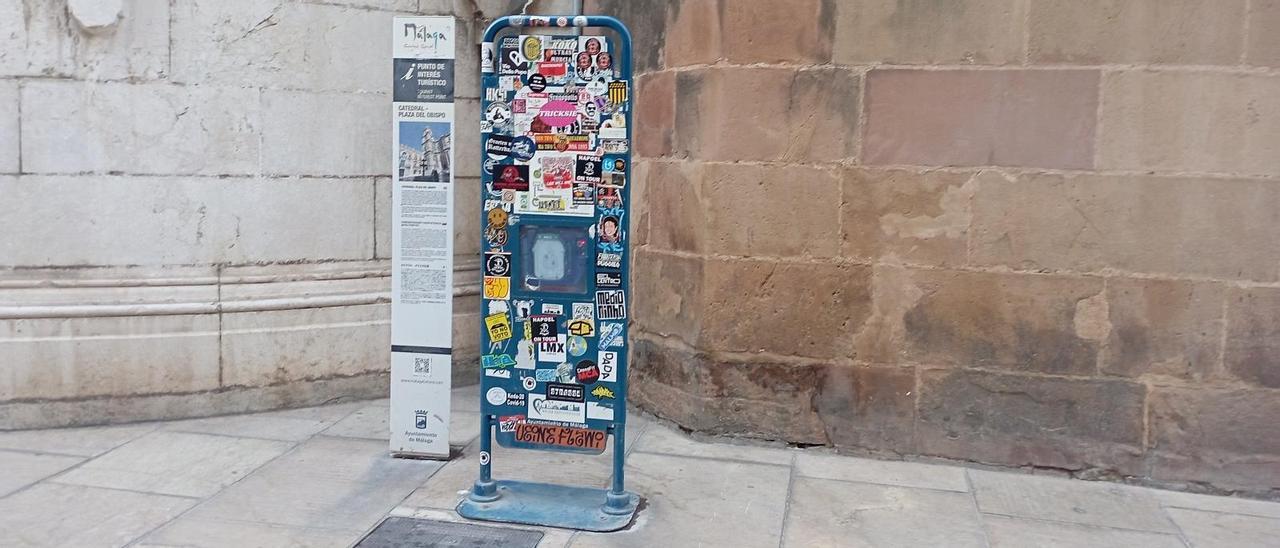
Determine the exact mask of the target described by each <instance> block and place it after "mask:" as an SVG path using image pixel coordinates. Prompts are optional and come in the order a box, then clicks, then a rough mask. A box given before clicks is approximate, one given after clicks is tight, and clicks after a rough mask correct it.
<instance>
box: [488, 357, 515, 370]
mask: <svg viewBox="0 0 1280 548" xmlns="http://www.w3.org/2000/svg"><path fill="white" fill-rule="evenodd" d="M515 364H516V361H515V359H513V358H512V357H511V355H510V354H498V355H492V354H490V355H486V356H480V367H483V368H485V369H494V368H499V369H500V368H503V367H511V366H513V365H515Z"/></svg>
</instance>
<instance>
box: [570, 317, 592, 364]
mask: <svg viewBox="0 0 1280 548" xmlns="http://www.w3.org/2000/svg"><path fill="white" fill-rule="evenodd" d="M576 321H582V320H576ZM565 351H567V352H568V353H569V355H570V356H573V357H578V356H581V355H583V354H586V353H587V339H584V338H582V336H580V335H570V336H569V340H568V341H567V342H566V343H565Z"/></svg>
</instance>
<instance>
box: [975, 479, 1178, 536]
mask: <svg viewBox="0 0 1280 548" xmlns="http://www.w3.org/2000/svg"><path fill="white" fill-rule="evenodd" d="M969 477H970V478H971V479H972V480H973V489H974V495H975V496H976V497H977V500H978V509H979V510H981V511H982V512H983V513H985V514H997V515H1002V516H1009V517H1018V518H1028V519H1042V520H1049V521H1061V522H1066V523H1079V524H1083V525H1095V526H1100V527H1115V528H1119V529H1136V530H1140V531H1153V532H1157V533H1174V532H1176V531H1177V529H1176V528H1175V527H1174V526H1173V524H1172V523H1170V522H1169V519H1168V518H1167V517H1165V514H1164V510H1163V509H1162V508H1161V507H1160V503H1159V501H1157V500H1156V498H1155V496H1154V495H1153V494H1152V493H1151V490H1149V489H1141V488H1136V487H1130V486H1127V485H1117V484H1114V483H1103V482H1092V481H1080V480H1070V479H1060V478H1048V477H1043V476H1031V475H1027V474H1017V473H1012V472H987V471H983V470H969Z"/></svg>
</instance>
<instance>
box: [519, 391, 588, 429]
mask: <svg viewBox="0 0 1280 548" xmlns="http://www.w3.org/2000/svg"><path fill="white" fill-rule="evenodd" d="M586 411H587V406H586V404H584V403H582V402H575V401H555V400H548V399H547V397H546V396H545V395H542V394H529V418H531V419H538V420H545V421H561V422H571V423H575V424H582V423H585V422H587V419H586Z"/></svg>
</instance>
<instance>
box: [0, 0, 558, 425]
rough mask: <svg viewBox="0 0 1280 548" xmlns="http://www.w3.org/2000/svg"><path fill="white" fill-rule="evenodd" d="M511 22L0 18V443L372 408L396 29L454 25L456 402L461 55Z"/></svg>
mask: <svg viewBox="0 0 1280 548" xmlns="http://www.w3.org/2000/svg"><path fill="white" fill-rule="evenodd" d="M570 4H572V3H571V2H545V1H542V2H537V3H535V4H534V5H533V6H531V7H532V8H533V12H537V11H538V10H548V11H558V12H559V11H563V10H565V9H569V8H570V7H571V6H570ZM523 5H524V2H522V1H516V0H510V1H505V0H504V1H493V0H485V1H480V2H472V1H457V2H455V1H452V0H325V1H315V2H311V1H299V0H123V2H119V1H106V2H97V3H90V2H80V3H74V5H73V6H72V7H71V8H69V7H68V3H67V2H66V1H65V0H48V1H43V0H42V1H30V0H0V430H4V429H13V428H27V427H38V426H60V425H73V424H94V423H103V422H120V421H129V420H141V419H153V418H175V417H183V416H194V415H207V414H219V413H229V412H242V411H250V410H258V409H266V408H273V407H287V406H296V405H305V404H317V403H321V402H324V401H328V400H331V399H335V398H344V397H385V395H386V390H387V368H388V360H389V357H388V355H387V352H388V349H389V344H390V342H389V304H388V302H389V293H390V286H389V283H390V265H389V258H390V256H391V249H390V248H389V246H390V234H389V225H390V212H389V209H390V200H391V189H390V173H391V166H392V152H391V134H390V112H391V110H390V109H391V107H390V101H391V100H390V76H391V61H390V49H391V48H390V45H391V38H390V34H389V33H390V31H391V19H392V17H393V16H395V15H397V14H404V15H413V14H424V15H450V14H451V15H454V16H455V17H457V18H458V32H459V36H458V40H459V44H458V47H457V51H458V55H459V61H458V64H457V67H458V74H457V81H458V89H457V93H458V103H457V106H458V120H459V124H458V126H457V128H458V129H457V131H458V135H456V136H455V143H456V146H457V153H456V159H457V166H458V170H457V175H458V179H457V182H458V187H457V188H458V192H457V203H458V206H459V212H458V215H457V221H458V222H457V226H456V236H455V237H456V243H455V249H456V250H457V253H458V254H459V256H458V257H457V259H456V265H457V269H456V272H455V276H456V279H457V281H456V287H457V292H456V295H457V297H458V299H457V303H456V305H455V322H454V325H455V327H454V329H455V333H454V341H455V351H456V352H457V356H456V358H455V359H456V362H457V363H458V364H459V366H458V370H457V375H458V381H459V382H473V381H474V375H475V374H476V373H475V363H474V362H475V361H476V355H477V350H476V345H477V344H478V343H477V334H476V331H475V329H476V327H475V326H476V324H477V323H478V319H477V318H476V314H477V313H478V310H477V301H478V298H477V297H475V295H477V294H478V293H479V289H478V279H479V274H478V272H477V269H478V259H477V253H478V242H477V240H476V234H477V232H478V231H477V229H476V228H475V227H476V225H475V222H476V221H475V215H474V214H473V211H472V210H471V204H473V203H475V200H476V199H477V196H476V194H475V193H476V192H477V188H478V185H479V182H478V179H477V176H478V169H479V166H478V153H477V150H478V146H479V145H478V127H477V126H476V124H475V123H474V121H475V120H477V119H478V114H477V109H478V96H479V92H478V70H479V69H478V60H477V54H478V43H477V38H476V37H477V36H478V34H477V33H479V32H481V31H482V30H483V25H485V24H487V21H488V20H489V19H492V18H493V17H496V16H499V15H503V14H506V13H513V12H518V11H519V9H520V8H521V6H523ZM77 8H83V9H77ZM466 120H472V121H473V123H470V124H469V123H466Z"/></svg>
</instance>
